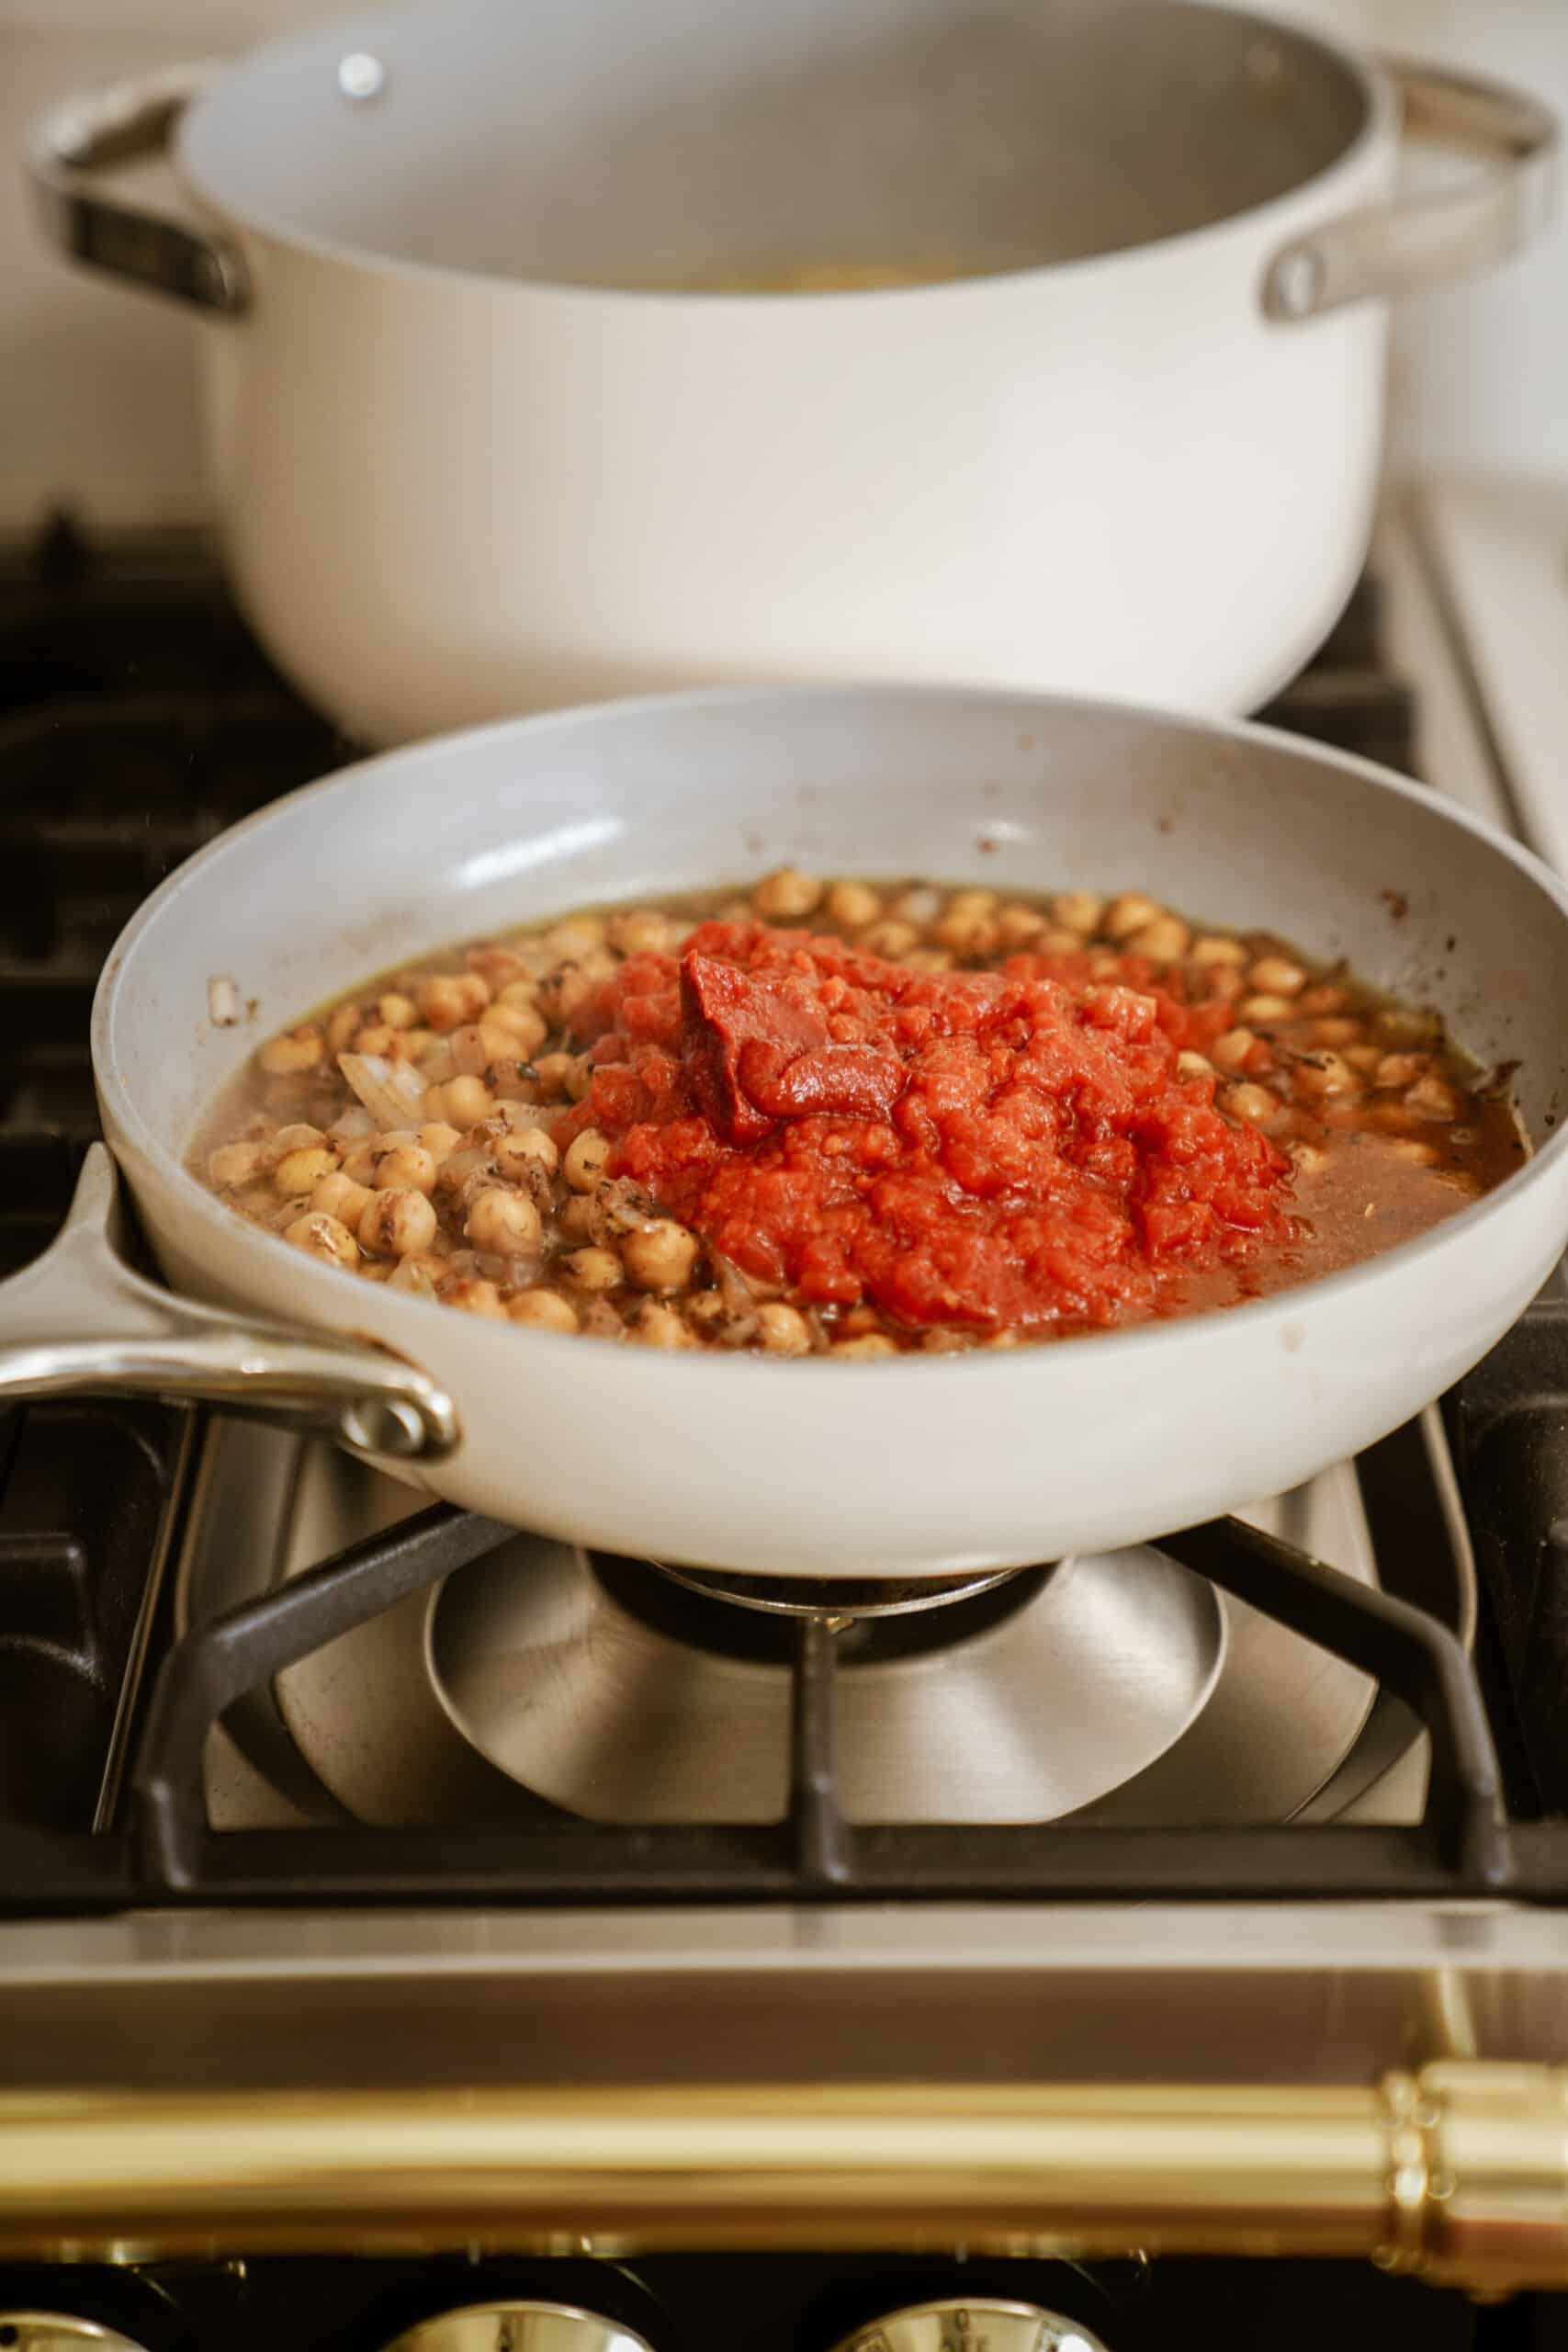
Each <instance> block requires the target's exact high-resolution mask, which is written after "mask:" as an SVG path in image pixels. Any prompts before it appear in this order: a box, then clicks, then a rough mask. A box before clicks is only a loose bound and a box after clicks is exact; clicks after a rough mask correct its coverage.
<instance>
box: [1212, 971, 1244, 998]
mask: <svg viewBox="0 0 1568 2352" xmlns="http://www.w3.org/2000/svg"><path fill="white" fill-rule="evenodd" d="M1204 978H1205V986H1206V987H1207V989H1208V992H1209V994H1210V996H1211V997H1212V998H1213V999H1214V1000H1215V1001H1217V1002H1218V1003H1221V1004H1236V1003H1238V1002H1239V1001H1240V1000H1241V999H1242V998H1243V997H1244V996H1245V995H1246V994H1247V982H1246V981H1245V980H1244V979H1243V978H1242V976H1241V971H1240V968H1239V967H1238V966H1236V965H1235V964H1210V965H1207V966H1206V967H1204Z"/></svg>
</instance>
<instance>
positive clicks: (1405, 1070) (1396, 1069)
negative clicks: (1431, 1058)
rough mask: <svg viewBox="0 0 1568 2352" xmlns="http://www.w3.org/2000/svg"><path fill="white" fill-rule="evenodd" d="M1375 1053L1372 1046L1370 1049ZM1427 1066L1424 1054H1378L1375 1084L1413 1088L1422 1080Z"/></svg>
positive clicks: (1374, 1048) (1374, 1047)
mask: <svg viewBox="0 0 1568 2352" xmlns="http://www.w3.org/2000/svg"><path fill="white" fill-rule="evenodd" d="M1371 1051H1372V1052H1373V1053H1377V1048H1376V1046H1373V1047H1372V1048H1371ZM1428 1067H1429V1065H1428V1063H1427V1057H1426V1055H1425V1054H1381V1053H1380V1054H1378V1058H1377V1074H1378V1076H1377V1082H1378V1084H1379V1085H1380V1086H1398V1087H1406V1086H1414V1085H1415V1083H1416V1080H1417V1079H1418V1078H1424V1077H1425V1076H1426V1073H1427V1069H1428Z"/></svg>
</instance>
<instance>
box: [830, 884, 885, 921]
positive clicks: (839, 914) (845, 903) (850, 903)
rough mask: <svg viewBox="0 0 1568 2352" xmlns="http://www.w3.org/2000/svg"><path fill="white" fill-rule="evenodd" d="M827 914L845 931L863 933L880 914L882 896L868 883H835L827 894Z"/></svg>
mask: <svg viewBox="0 0 1568 2352" xmlns="http://www.w3.org/2000/svg"><path fill="white" fill-rule="evenodd" d="M828 912H829V914H830V915H831V916H832V918H833V921H834V922H837V923H842V925H843V927H844V929H845V930H846V931H863V930H864V929H865V927H866V925H867V923H868V922H875V921H876V919H877V917H878V916H879V915H880V914H881V912H882V894H881V892H880V891H878V890H874V889H873V888H871V885H870V884H869V883H868V882H835V883H834V885H833V887H832V888H831V889H830V890H829V893H828Z"/></svg>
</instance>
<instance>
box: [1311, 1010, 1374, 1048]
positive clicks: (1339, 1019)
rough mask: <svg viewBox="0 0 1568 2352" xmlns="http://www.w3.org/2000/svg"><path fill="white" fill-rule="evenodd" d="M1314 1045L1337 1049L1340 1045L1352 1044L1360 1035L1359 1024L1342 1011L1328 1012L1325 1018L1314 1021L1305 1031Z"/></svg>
mask: <svg viewBox="0 0 1568 2352" xmlns="http://www.w3.org/2000/svg"><path fill="white" fill-rule="evenodd" d="M1307 1034H1308V1035H1309V1036H1310V1037H1311V1039H1312V1042H1313V1044H1314V1046H1330V1047H1333V1048H1334V1049H1336V1050H1337V1048H1338V1047H1339V1046H1354V1045H1356V1044H1358V1043H1359V1039H1360V1036H1361V1024H1360V1023H1359V1021H1352V1020H1351V1019H1350V1018H1349V1017H1348V1014H1346V1013H1343V1012H1334V1013H1330V1014H1329V1015H1328V1016H1327V1018H1326V1019H1325V1020H1322V1021H1314V1023H1313V1024H1312V1027H1311V1029H1310V1030H1309V1031H1308V1032H1307Z"/></svg>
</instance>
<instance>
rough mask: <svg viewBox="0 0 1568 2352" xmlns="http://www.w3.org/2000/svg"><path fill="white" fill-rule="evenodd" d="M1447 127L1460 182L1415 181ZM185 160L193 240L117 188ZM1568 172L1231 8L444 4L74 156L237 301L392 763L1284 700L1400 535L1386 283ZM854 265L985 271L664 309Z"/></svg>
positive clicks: (256, 68) (184, 282) (217, 407)
mask: <svg viewBox="0 0 1568 2352" xmlns="http://www.w3.org/2000/svg"><path fill="white" fill-rule="evenodd" d="M1402 100H1403V107H1404V119H1405V121H1406V124H1407V127H1408V128H1409V130H1411V132H1412V133H1414V134H1420V135H1425V136H1428V137H1436V138H1438V140H1440V141H1445V142H1446V143H1448V144H1450V145H1452V146H1456V147H1459V148H1462V149H1465V150H1468V151H1470V152H1471V153H1472V154H1475V155H1478V156H1480V157H1481V158H1483V161H1482V163H1481V165H1480V168H1479V169H1478V170H1477V171H1475V172H1474V173H1473V174H1472V176H1471V177H1469V178H1468V179H1467V180H1465V181H1464V182H1463V184H1462V185H1461V186H1459V187H1450V188H1449V189H1448V190H1447V191H1446V192H1444V193H1442V194H1440V195H1435V196H1434V195H1427V196H1426V197H1423V198H1395V197H1394V196H1393V193H1392V190H1393V182H1394V177H1395V170H1396V164H1397V161H1398V130H1399V121H1400V115H1401V101H1402ZM171 134H173V145H174V154H175V163H176V164H177V166H178V169H179V172H180V175H181V177H182V178H183V181H184V183H185V186H186V190H187V191H188V194H189V197H190V198H191V199H192V202H193V206H194V215H193V219H192V220H190V221H189V222H187V223H186V224H183V225H182V224H178V223H175V222H172V221H168V220H158V219H154V218H152V216H150V215H149V214H148V213H146V212H145V211H142V210H140V209H129V208H128V206H127V205H126V203H125V202H124V201H123V200H118V199H117V200H112V201H111V200H110V199H108V198H107V197H106V195H105V193H104V192H103V190H102V188H101V187H100V185H99V183H98V181H97V179H96V177H95V175H96V174H98V173H100V172H101V171H102V170H103V168H104V167H105V166H107V165H108V164H114V163H117V162H121V161H127V160H130V159H131V158H133V157H135V156H137V155H141V154H145V153H148V152H149V151H151V150H153V149H156V148H158V147H160V146H162V145H163V144H164V143H165V141H167V140H168V139H169V138H170V136H171ZM1554 140H1555V128H1554V125H1553V123H1552V120H1551V117H1550V116H1549V115H1548V114H1547V113H1546V112H1545V110H1544V109H1542V108H1541V107H1538V106H1537V105H1535V104H1534V103H1533V101H1531V100H1529V99H1528V98H1526V97H1523V96H1518V95H1517V94H1513V93H1510V92H1507V91H1503V90H1499V89H1495V88H1493V87H1491V86H1489V85H1485V84H1483V83H1480V82H1474V81H1470V80H1457V79H1454V78H1452V77H1448V76H1443V75H1440V74H1435V73H1431V72H1427V71H1426V70H1423V69H1416V68H1404V67H1400V68H1385V67H1379V66H1372V65H1370V64H1367V63H1365V62H1360V61H1358V60H1357V59H1355V58H1353V57H1351V56H1350V55H1348V54H1347V53H1346V52H1344V51H1340V50H1337V49H1336V48H1334V47H1332V46H1330V45H1329V44H1327V43H1325V42H1324V41H1321V40H1314V39H1310V38H1308V37H1306V36H1304V35H1303V34H1301V33H1298V32H1295V31H1292V30H1288V29H1286V28H1282V27H1280V26H1277V25H1274V24H1271V23H1269V21H1268V20H1266V19H1264V18H1262V17H1256V16H1252V15H1247V14H1242V13H1239V12H1235V11H1232V10H1228V9H1219V8H1210V7H1200V6H1190V5H1186V4H1185V0H857V5H856V6H854V7H852V8H845V7H843V6H840V5H839V0H728V5H726V6H722V7H721V6H716V0H656V5H646V4H645V0H532V4H531V5H530V6H527V7H520V6H516V5H515V0H423V5H419V6H412V7H404V8H396V9H382V8H378V9H376V10H374V11H371V12H368V13H367V14H365V15H363V16H361V17H357V18H355V19H353V20H351V21H348V22H345V23H343V24H339V25H332V26H327V27H324V28H317V29H315V30H313V31H310V32H309V33H307V34H305V35H304V36H303V37H301V38H299V39H295V40H287V41H283V42H280V43H278V44H277V45H276V46H275V47H273V48H269V49H267V50H265V51H262V52H261V53H260V54H259V55H257V56H255V57H254V58H252V59H250V60H248V61H247V62H243V63H242V64H240V65H238V66H237V67H234V68H232V69H231V70H228V71H226V72H223V73H221V74H218V75H217V76H216V78H214V77H213V76H212V74H211V73H210V71H209V69H205V68H186V69H181V70H179V71H176V72H175V73H173V74H163V75H160V76H157V77H155V78H154V79H153V80H152V81H151V82H143V83H141V84H136V85H125V86H122V87H121V88H119V89H118V90H116V91H114V92H111V93H109V94H108V95H107V96H92V97H87V98H82V99H78V100H76V101H73V102H72V103H70V104H68V105H66V106H64V107H61V108H59V109H57V110H56V111H55V112H54V113H53V114H52V115H51V117H50V118H49V119H47V120H45V121H44V122H42V123H41V124H40V125H39V127H38V130H37V131H36V133H35V136H34V138H33V141H32V142H31V148H30V154H31V162H32V169H33V173H34V177H35V180H36V183H37V186H38V187H39V192H40V195H41V197H42V198H43V202H44V209H45V214H46V218H47V220H49V222H50V225H51V229H52V231H53V232H54V234H55V235H56V237H57V238H58V240H59V242H60V243H62V245H63V246H64V247H65V248H66V249H67V250H68V251H69V252H71V253H73V254H74V255H75V256H76V257H77V258H79V259H82V260H85V261H89V262H92V263H95V264H96V265H98V266H102V267H106V268H108V269H110V270H113V271H115V272H117V273H118V274H120V275H122V276H129V277H133V278H136V279H139V280H141V282H143V283H145V284H148V285H152V286H155V287H158V288H163V289H164V291H167V292H171V293H175V294H177V295H179V296H180V297H182V298H183V299H184V300H186V301H189V302H193V303H196V304H198V305H200V306H201V307H202V308H203V309H204V311H206V313H207V316H208V319H209V327H208V330H207V333H206V334H205V337H204V344H205V349H204V354H203V357H204V364H205V385H206V412H207V421H208V428H209V446H210V456H211V466H212V472H213V478H214V481H215V485H216V489H217V494H218V502H219V507H220V515H221V523H222V530H223V536H224V541H225V545H226V548H227V552H228V560H229V562H230V565H231V569H232V573H233V578H234V582H235V586H236V589H237V591H238V594H239V595H240V598H241V600H242V602H243V605H244V608H245V610H246V613H247V615H248V616H249V617H250V619H251V620H252V621H253V622H254V626H255V628H256V629H257V631H258V632H259V634H260V635H261V636H262V638H263V639H265V642H266V644H267V645H268V647H269V648H270V649H271V650H272V652H273V653H274V654H275V656H276V659H277V661H278V662H280V663H281V664H282V666H283V668H284V669H285V670H286V671H287V672H288V673H289V674H290V676H292V677H293V678H294V679H295V680H296V681H297V683H298V684H299V686H300V687H301V688H302V689H303V691H304V692H305V693H306V694H307V695H310V697H311V699H312V700H314V701H315V702H317V703H319V704H320V705H321V706H322V707H324V708H326V709H328V710H329V711H331V712H332V713H333V716H334V717H335V718H338V719H339V720H340V721H341V722H342V723H343V724H344V726H345V727H346V728H348V729H351V730H352V731H353V732H355V733H356V734H358V735H360V736H362V737H365V738H367V739H369V740H371V741H393V740H397V739H400V738H404V737H408V736H411V735H416V734H423V733H427V732H430V731H432V730H434V729H439V728H443V727H447V726H451V725H454V724H457V723H459V722H463V721H468V720H471V719H475V718H487V717H491V716H497V715H500V714H502V713H506V712H512V711H515V710H518V709H522V708H526V707H539V706H547V705H553V704H561V703H567V702H580V701H583V700H587V699H592V698H596V697H599V696H603V695H613V694H621V693H625V692H628V691H635V690H638V689H642V688H646V687H650V686H662V685H671V684H682V683H692V682H698V681H711V680H723V679H728V678H739V677H746V678H784V677H802V676H805V677H837V678H844V677H861V678H895V677H903V678H911V679H951V680H964V681H968V682H971V683H975V684H994V685H1024V686H1030V687H1049V688H1067V689H1073V690H1077V691H1083V692H1090V693H1095V694H1100V695H1114V696H1119V697H1134V696H1135V697H1137V698H1139V699H1144V698H1150V699H1154V700H1156V701H1159V700H1167V701H1170V702H1173V703H1177V704H1180V705H1184V706H1186V707H1193V708H1198V709H1206V710H1210V711H1222V710H1230V711H1235V710H1239V709H1244V708H1249V707H1254V706H1256V705H1257V704H1258V702H1259V701H1260V700H1261V699H1262V698H1263V697H1264V696H1265V695H1267V694H1268V693H1269V691H1270V690H1271V689H1272V688H1274V687H1275V686H1277V685H1278V684H1280V683H1281V682H1282V681H1283V680H1284V679H1285V678H1286V677H1288V676H1289V675H1290V674H1291V673H1293V671H1294V670H1295V669H1296V668H1297V667H1298V666H1299V665H1300V664H1301V663H1302V662H1303V660H1304V659H1305V658H1306V656H1307V655H1308V654H1309V653H1310V651H1311V650H1312V649H1313V648H1314V646H1315V645H1316V644H1317V643H1318V642H1319V641H1320V639H1322V638H1323V636H1324V635H1325V632H1326V630H1327V629H1328V628H1329V627H1330V625H1331V623H1332V622H1333V620H1334V618H1335V616H1336V615H1337V612H1338V610H1339V607H1340V605H1341V604H1342V603H1343V601H1344V599H1345V597H1346V595H1347V594H1348V590H1349V588H1350V585H1351V583H1352V582H1353V581H1354V579H1355V577H1356V575H1357V572H1358V570H1359V567H1360V565H1361V562H1362V560H1363V558H1364V555H1365V550H1366V545H1367V538H1368V534H1369V529H1370V524H1371V509H1372V501H1373V494H1374V487H1375V482H1376V477H1377V471H1378V463H1379V454H1380V445H1381V435H1382V357H1383V345H1384V331H1385V324H1386V310H1387V306H1386V298H1387V297H1389V296H1390V295H1392V294H1394V293H1397V292H1401V291H1404V290H1408V289H1412V288H1417V287H1419V286H1421V285H1423V284H1426V283H1427V282H1429V281H1431V280H1432V279H1434V278H1438V277H1446V276H1449V275H1451V274H1453V273H1455V272H1457V271H1459V270H1461V269H1464V268H1469V267H1472V266H1476V265H1478V264H1480V263H1483V262H1485V261H1489V260H1492V259H1495V257H1496V256H1497V255H1499V254H1502V253H1504V252H1506V251H1507V250H1508V249H1509V248H1510V247H1512V246H1513V245H1515V244H1517V243H1519V242H1520V241H1521V240H1522V239H1523V238H1524V237H1525V236H1526V235H1527V234H1528V233H1529V232H1530V231H1531V230H1532V229H1533V227H1534V226H1535V225H1536V224H1537V223H1538V222H1539V220H1540V219H1541V218H1542V217H1543V215H1544V212H1545V210H1546V209H1547V202H1548V198H1549V194H1550V175H1551V154H1552V149H1553V145H1554ZM197 221H199V222H200V223H201V225H196V224H197ZM823 262H828V263H841V264H847V265H850V266H860V267H863V268H870V269H873V270H874V269H876V268H877V267H879V266H884V265H904V266H914V267H916V268H919V267H921V266H931V267H935V268H942V267H944V266H957V267H959V268H961V269H964V270H966V271H968V272H971V273H973V274H970V275H967V276H964V277H960V278H959V279H958V280H956V281H955V282H949V283H943V284H934V285H922V286H917V287H913V288H902V289H897V288H895V289H883V290H878V291H873V292H833V293H817V294H802V293H740V294H735V293H724V292H713V291H687V292H681V291H673V292H671V291H660V290H658V288H659V287H660V285H661V284H662V285H665V286H669V285H671V284H674V285H677V286H679V285H681V284H686V285H690V284H691V282H692V281H693V280H694V279H696V278H702V277H705V276H709V275H711V274H713V273H722V272H725V271H730V272H740V273H742V274H744V273H746V272H748V271H750V272H757V271H761V272H766V271H768V270H772V269H777V268H778V267H779V266H787V265H789V264H791V263H807V264H812V263H823ZM638 289H641V290H638Z"/></svg>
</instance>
